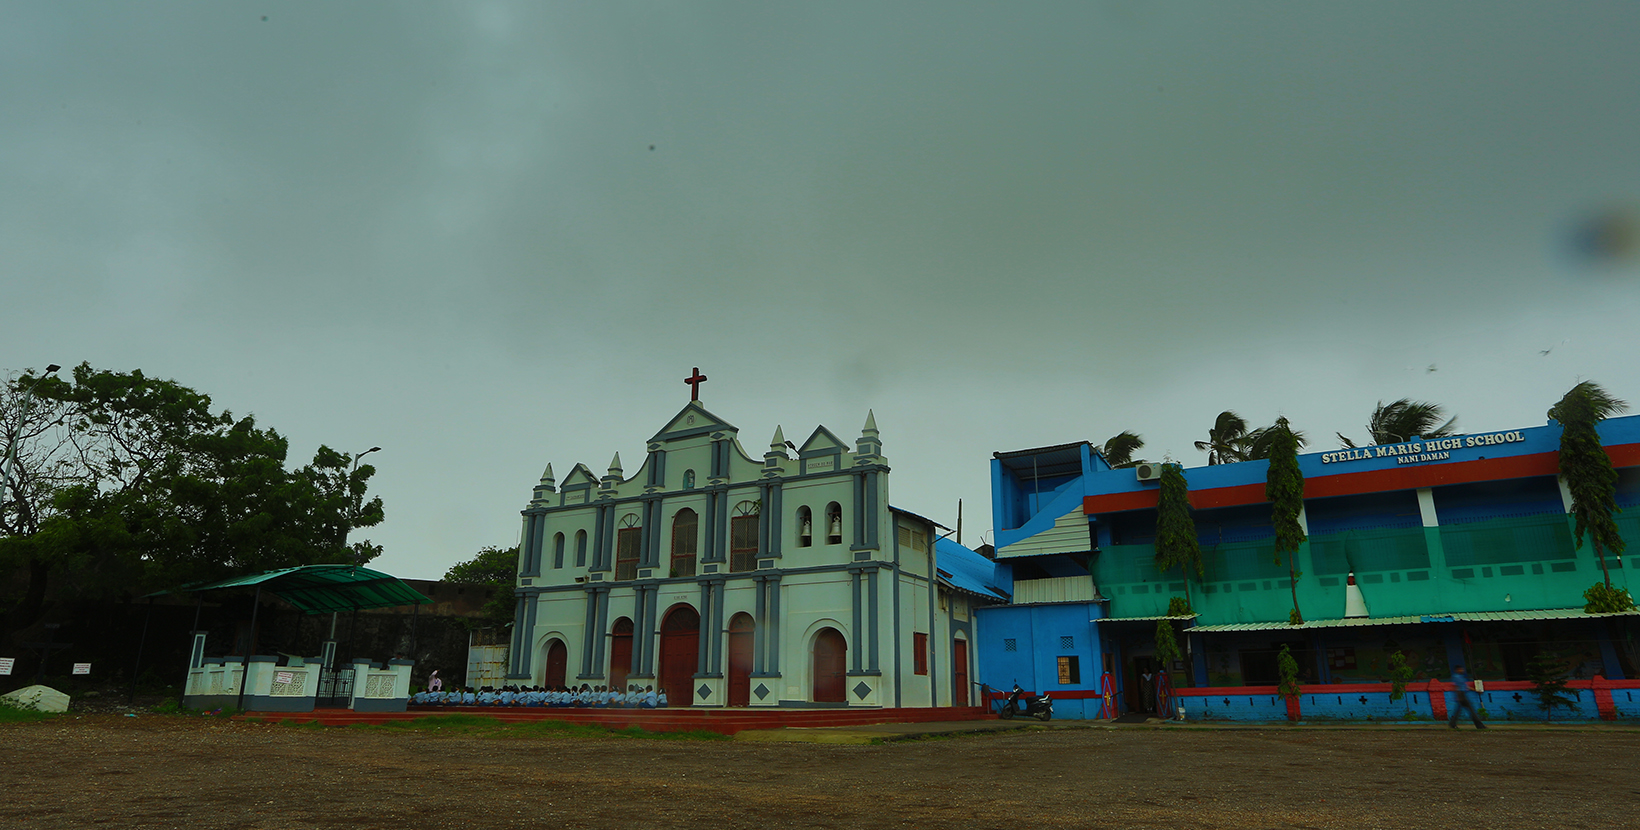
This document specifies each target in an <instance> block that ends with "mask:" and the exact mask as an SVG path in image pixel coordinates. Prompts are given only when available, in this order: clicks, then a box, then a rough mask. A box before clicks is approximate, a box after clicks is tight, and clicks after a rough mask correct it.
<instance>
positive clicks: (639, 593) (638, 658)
mask: <svg viewBox="0 0 1640 830" xmlns="http://www.w3.org/2000/svg"><path fill="white" fill-rule="evenodd" d="M652 590H654V587H653V586H645V585H639V586H636V587H635V588H634V589H633V591H632V651H631V653H630V654H628V655H627V657H628V660H627V665H626V673H627V674H628V675H629V676H630V675H634V674H641V673H642V672H643V644H642V642H643V641H642V640H640V639H639V638H640V637H642V636H643V632H644V631H645V630H646V629H648V628H649V620H648V618H647V617H646V616H645V612H646V611H648V610H649V607H648V603H646V602H644V598H645V596H646V595H647V594H648V593H649V592H650V591H652Z"/></svg>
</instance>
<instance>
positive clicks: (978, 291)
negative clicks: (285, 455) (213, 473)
mask: <svg viewBox="0 0 1640 830" xmlns="http://www.w3.org/2000/svg"><path fill="white" fill-rule="evenodd" d="M1637 41H1640V4H1635V3H1595V2H1575V3H1548V2H1542V3H1525V4H1511V3H1499V2H1486V3H1439V2H1437V3H1429V2H1417V3H1246V2H1236V3H1217V4H1203V3H1149V2H1126V0H1122V1H1120V2H1091V1H1090V2H1077V3H1059V4H1054V3H993V4H983V3H982V4H963V3H953V2H941V3H892V2H891V3H882V2H870V3H858V4H851V3H841V2H827V3H795V2H794V3H768V2H756V3H618V2H607V1H606V2H597V3H563V4H561V3H539V2H517V3H508V2H488V3H433V2H416V3H400V4H376V3H340V4H338V3H274V2H267V3H196V4H183V3H157V2H149V3H140V4H134V3H109V4H101V3H71V4H65V3H48V2H29V3H17V2H0V287H3V289H4V290H3V293H0V296H3V298H4V299H3V307H4V308H5V313H4V315H3V317H0V355H3V356H4V359H3V361H0V368H8V369H21V368H24V367H29V366H32V367H43V366H44V365H45V364H46V363H50V362H56V363H61V364H64V365H73V364H76V363H79V362H80V361H90V362H91V364H92V365H93V366H97V367H99V368H110V369H120V370H128V369H133V368H141V369H142V370H143V371H144V372H146V373H148V374H151V375H156V376H161V377H169V378H174V379H176V380H178V381H180V382H182V383H184V384H187V385H189V386H193V387H195V388H197V389H200V390H202V391H205V392H207V393H209V394H211V395H212V397H213V398H214V400H215V401H216V403H217V404H218V405H220V406H223V407H226V408H228V409H230V410H232V411H233V412H235V413H236V414H243V413H253V414H255V415H256V416H257V418H258V420H259V422H260V423H262V424H263V425H265V426H272V427H274V428H276V429H278V430H280V431H281V432H283V433H284V434H286V435H287V436H289V437H290V438H291V443H292V461H293V462H295V463H301V462H304V461H306V460H307V459H308V458H309V457H311V455H312V452H313V450H314V448H316V447H317V446H318V444H320V443H328V444H330V445H332V446H335V447H338V448H340V449H342V450H346V451H358V450H362V449H365V448H368V447H370V446H373V445H381V446H382V447H383V448H384V449H383V450H382V452H380V453H377V454H375V455H373V456H371V460H372V461H374V462H375V463H376V466H377V468H378V470H379V472H378V475H377V478H376V480H375V482H374V483H375V488H374V490H375V492H378V493H379V494H380V495H382V496H383V498H384V499H385V502H386V509H387V515H388V518H387V521H386V522H384V523H383V524H382V525H381V526H379V527H377V528H375V529H373V530H372V531H370V532H367V533H361V534H360V536H365V537H369V538H371V539H373V540H374V541H376V542H378V543H381V544H383V545H385V546H386V553H385V554H384V555H383V556H382V557H381V558H380V559H379V560H377V563H376V565H377V566H378V567H381V568H383V569H385V570H388V571H390V572H392V573H395V574H397V575H400V576H407V577H436V576H439V575H441V574H442V573H443V571H444V570H445V569H446V568H447V567H448V566H449V565H450V564H452V563H454V562H455V561H457V560H459V559H463V558H467V557H470V556H471V555H472V553H473V552H474V551H476V550H477V549H478V548H479V547H481V546H483V545H487V544H503V545H510V544H512V543H514V542H515V541H516V538H517V534H518V526H519V517H518V511H519V510H520V509H521V508H522V507H523V506H524V504H525V503H526V501H527V500H528V498H529V496H530V487H531V485H532V484H533V483H534V482H535V480H536V478H537V477H538V476H539V475H540V473H541V469H542V467H544V466H545V465H546V463H547V462H549V461H550V462H553V463H554V465H555V466H556V468H557V470H558V471H559V473H560V475H563V474H565V473H567V472H568V469H569V467H570V465H572V464H573V463H575V462H578V461H579V462H585V463H586V464H588V465H589V466H591V467H592V468H593V470H594V471H596V472H598V473H600V474H601V473H602V472H603V470H604V467H605V466H606V465H607V464H608V462H609V458H610V456H611V455H612V454H613V453H615V452H616V451H617V450H618V451H620V452H622V453H623V456H624V458H625V459H626V461H627V464H626V466H627V470H628V473H629V474H630V473H632V472H633V471H635V470H636V469H637V467H638V463H637V462H638V460H639V459H641V457H642V452H643V442H644V440H645V439H647V438H648V437H649V436H650V435H652V434H653V433H654V432H655V431H656V430H658V429H659V428H660V427H661V426H662V425H663V424H664V423H665V422H666V421H667V419H668V418H669V417H670V416H671V415H672V414H673V413H674V412H676V410H677V409H679V408H680V407H681V406H682V405H683V404H684V403H685V402H686V401H687V400H688V387H686V386H685V385H683V383H682V378H683V377H684V376H686V375H687V374H689V370H690V368H691V367H692V366H696V365H698V366H700V367H701V368H702V370H703V371H704V372H705V373H706V374H707V375H709V376H710V377H711V380H710V381H709V382H707V383H706V384H705V386H704V387H703V391H702V399H703V401H704V402H705V403H706V405H707V406H708V407H709V408H710V409H711V410H712V411H713V412H715V413H716V414H718V415H719V416H721V417H723V418H726V419H727V420H729V421H730V422H732V423H734V424H736V425H737V426H739V427H740V428H741V438H742V442H743V444H744V445H745V447H746V449H747V451H748V452H750V453H752V454H753V455H754V456H756V455H758V454H760V453H761V452H762V451H763V449H764V447H765V445H766V444H767V442H768V439H769V436H770V434H771V433H772V432H773V430H774V427H775V425H776V424H779V425H781V426H783V427H784V428H785V433H786V436H787V437H789V438H791V439H792V440H794V441H801V440H802V438H803V437H805V436H806V435H808V433H809V432H810V431H812V430H813V428H814V427H815V425H817V424H822V423H823V424H825V425H826V426H828V427H830V428H831V429H832V430H833V431H834V432H836V433H838V434H839V435H840V436H842V437H844V438H845V439H848V440H852V439H853V438H854V437H855V436H856V435H858V433H859V429H860V426H861V424H862V422H863V421H864V419H865V414H866V410H867V409H868V408H872V409H875V411H876V414H877V421H878V424H879V426H880V427H881V429H882V438H883V443H884V451H885V453H886V454H887V455H888V457H889V459H890V462H891V464H892V465H893V467H894V473H893V475H892V476H891V478H890V486H891V491H892V498H893V500H894V502H895V503H896V504H898V505H900V506H902V507H905V508H907V509H910V510H914V511H917V512H919V513H923V514H925V515H928V516H930V517H933V518H936V519H939V520H941V521H944V522H946V523H947V524H953V523H954V521H955V514H956V502H957V500H958V499H959V498H961V499H963V500H964V505H965V518H966V532H965V539H964V541H966V542H969V543H970V544H974V543H977V542H978V541H979V537H980V531H982V530H983V529H985V528H987V527H988V526H989V513H990V510H989V507H990V501H989V499H990V496H989V459H990V455H991V453H992V452H993V451H997V450H1009V449H1019V448H1023V447H1028V446H1035V445H1041V444H1054V443H1063V442H1069V441H1076V440H1082V439H1090V440H1094V441H1102V440H1104V439H1105V438H1106V437H1108V436H1110V435H1111V434H1113V433H1115V432H1117V431H1119V430H1122V429H1132V430H1135V431H1137V432H1140V433H1141V434H1143V436H1144V438H1145V440H1146V443H1147V446H1146V449H1145V451H1144V453H1143V454H1144V455H1145V456H1147V457H1150V458H1161V457H1163V456H1171V457H1172V458H1174V459H1177V460H1180V461H1183V462H1185V463H1186V464H1189V465H1196V464H1200V463H1203V461H1204V458H1203V456H1202V454H1201V453H1198V452H1196V451H1195V450H1194V449H1193V448H1192V446H1191V442H1192V441H1194V440H1196V439H1198V438H1203V437H1205V435H1206V431H1207V429H1208V427H1209V426H1210V425H1211V424H1212V421H1213V418H1214V416H1215V415H1216V414H1217V413H1218V412H1219V411H1221V410H1223V409H1226V408H1230V409H1235V410H1237V411H1239V412H1240V413H1242V414H1243V415H1244V416H1246V417H1247V418H1248V419H1249V420H1250V421H1255V422H1259V423H1267V422H1269V421H1270V420H1272V419H1274V418H1275V417H1276V416H1277V415H1278V414H1285V415H1286V416H1287V417H1288V418H1290V419H1291V420H1292V421H1293V423H1294V424H1295V426H1297V427H1298V428H1300V429H1303V430H1306V431H1308V432H1309V433H1310V434H1311V436H1312V437H1313V438H1315V439H1316V445H1315V446H1317V447H1318V448H1331V447H1333V446H1335V445H1336V440H1335V439H1334V440H1327V439H1328V438H1330V436H1331V435H1332V434H1333V432H1335V431H1344V432H1346V433H1349V434H1352V435H1355V436H1357V437H1358V438H1359V437H1361V436H1362V434H1363V433H1364V430H1363V428H1362V425H1363V424H1364V422H1365V420H1366V417H1367V415H1368V414H1369V413H1370V411H1371V410H1372V408H1373V406H1374V404H1375V403H1376V402H1378V401H1380V400H1392V399H1395V398H1399V397H1402V396H1412V397H1414V398H1420V399H1430V400H1435V401H1439V402H1442V403H1444V404H1446V405H1448V406H1449V407H1450V408H1451V409H1452V410H1453V411H1454V412H1456V414H1457V415H1458V416H1459V426H1460V428H1462V429H1463V430H1464V431H1480V430H1486V429H1500V428H1508V427H1518V426H1529V425H1534V424H1538V423H1541V422H1542V421H1543V418H1544V414H1543V413H1544V410H1545V409H1547V408H1548V406H1549V405H1550V404H1551V403H1553V402H1554V400H1556V399H1557V398H1558V397H1559V396H1560V395H1561V394H1562V393H1563V392H1564V391H1565V390H1566V389H1567V388H1569V387H1571V386H1572V385H1573V384H1574V383H1576V382H1577V381H1578V380H1579V379H1586V378H1594V379H1596V380H1599V381H1601V382H1602V383H1604V384H1605V385H1606V386H1607V387H1608V389H1610V390H1611V391H1612V392H1614V393H1615V394H1617V395H1619V396H1620V397H1624V398H1628V399H1631V400H1633V399H1637V398H1640V376H1637V373H1636V371H1635V369H1634V366H1635V357H1634V354H1635V347H1636V344H1637V342H1640V336H1637V334H1636V322H1637V321H1640V263H1637V261H1636V259H1635V256H1634V245H1635V244H1637V243H1636V241H1635V237H1634V236H1633V234H1635V233H1637V232H1640V230H1637V228H1636V226H1635V224H1634V221H1635V220H1634V219H1633V218H1632V217H1633V213H1632V211H1633V210H1634V206H1635V205H1636V204H1640V107H1637V106H1636V102H1640V49H1637V48H1636V46H1635V44H1636V42H1637ZM652 146H653V149H651V147H652ZM1625 211H1627V212H1625ZM1601 217H1606V218H1608V219H1609V220H1610V222H1611V223H1613V225H1614V226H1615V227H1617V228H1619V229H1620V230H1622V229H1626V232H1627V233H1629V234H1630V236H1629V237H1626V239H1627V240H1628V242H1627V243H1626V244H1627V245H1628V248H1627V249H1626V250H1627V254H1626V255H1625V254H1624V253H1623V250H1622V244H1623V243H1622V242H1621V240H1622V239H1623V237H1621V236H1620V237H1619V244H1618V246H1617V247H1618V249H1619V250H1618V251H1617V253H1616V254H1615V255H1611V256H1602V255H1587V254H1578V253H1576V252H1575V251H1574V250H1573V247H1574V246H1572V245H1571V244H1570V241H1571V240H1572V239H1573V237H1574V235H1575V234H1576V232H1577V229H1578V228H1580V227H1583V226H1585V225H1587V224H1588V223H1589V222H1591V221H1594V220H1596V219H1599V218H1601ZM1625 217H1627V218H1625ZM1625 222H1626V223H1627V224H1625ZM1545 349H1552V351H1550V353H1549V354H1548V355H1543V354H1541V352H1542V350H1545ZM356 538H357V537H356Z"/></svg>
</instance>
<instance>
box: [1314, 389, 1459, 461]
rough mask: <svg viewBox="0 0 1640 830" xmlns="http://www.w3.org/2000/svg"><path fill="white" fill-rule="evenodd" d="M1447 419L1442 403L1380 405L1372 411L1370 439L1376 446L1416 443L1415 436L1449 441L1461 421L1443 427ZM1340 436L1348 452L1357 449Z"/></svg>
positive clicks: (1402, 401)
mask: <svg viewBox="0 0 1640 830" xmlns="http://www.w3.org/2000/svg"><path fill="white" fill-rule="evenodd" d="M1445 416H1446V408H1445V407H1443V406H1441V405H1440V404H1438V403H1431V402H1429V401H1415V400H1412V399H1410V398H1402V399H1400V400H1398V401H1395V402H1394V403H1389V404H1386V403H1384V402H1383V401H1379V402H1378V407H1377V408H1376V409H1374V410H1373V411H1372V418H1371V419H1369V420H1368V421H1367V435H1369V436H1371V438H1372V443H1374V444H1399V443H1401V442H1403V441H1410V440H1412V437H1413V436H1415V435H1416V436H1418V437H1420V438H1446V437H1448V436H1450V435H1452V434H1454V433H1456V432H1457V431H1458V430H1457V425H1458V419H1457V417H1456V416H1453V417H1451V418H1447V419H1446V422H1445V423H1442V422H1441V418H1443V417H1445ZM1337 435H1338V440H1339V441H1342V442H1343V443H1344V447H1345V448H1346V449H1353V448H1354V447H1355V446H1356V444H1355V442H1354V441H1351V440H1350V439H1349V438H1348V437H1347V436H1345V435H1344V433H1342V432H1340V433H1337Z"/></svg>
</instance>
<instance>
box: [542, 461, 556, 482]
mask: <svg viewBox="0 0 1640 830" xmlns="http://www.w3.org/2000/svg"><path fill="white" fill-rule="evenodd" d="M555 481H557V479H555V478H553V477H552V464H550V463H549V464H547V469H546V471H545V472H543V473H541V483H542V484H552V483H553V482H555Z"/></svg>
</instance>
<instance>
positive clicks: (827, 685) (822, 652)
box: [814, 628, 848, 703]
mask: <svg viewBox="0 0 1640 830" xmlns="http://www.w3.org/2000/svg"><path fill="white" fill-rule="evenodd" d="M847 664H848V642H847V641H845V640H844V639H843V635H842V634H840V633H838V631H837V629H835V628H822V629H820V634H819V635H818V636H816V637H815V638H814V700H815V702H816V703H846V702H847V701H848V697H847V692H846V691H845V689H844V681H845V679H846V676H845V673H846V671H847V669H846V666H847Z"/></svg>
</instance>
